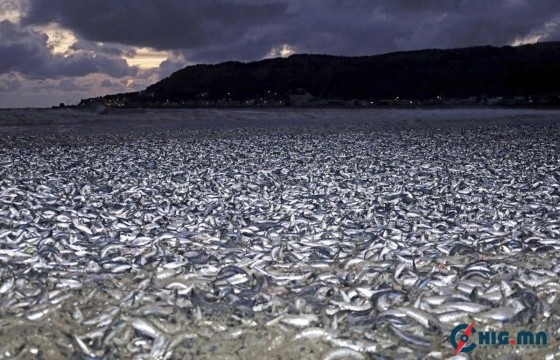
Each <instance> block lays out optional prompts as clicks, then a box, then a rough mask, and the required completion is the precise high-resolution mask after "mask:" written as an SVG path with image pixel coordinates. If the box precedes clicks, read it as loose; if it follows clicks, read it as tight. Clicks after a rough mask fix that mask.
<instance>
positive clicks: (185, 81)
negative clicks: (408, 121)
mask: <svg viewBox="0 0 560 360" xmlns="http://www.w3.org/2000/svg"><path fill="white" fill-rule="evenodd" d="M558 92H560V42H548V43H538V44H533V45H524V46H518V47H510V46H504V47H492V46H481V47H470V48H462V49H448V50H438V49H430V50H419V51H407V52H396V53H390V54H385V55H377V56H363V57H342V56H328V55H292V56H290V57H288V58H276V59H267V60H262V61H256V62H249V63H241V62H226V63H221V64H216V65H194V66H188V67H186V68H184V69H182V70H179V71H177V72H175V73H174V74H172V75H171V76H169V77H167V78H165V79H163V80H161V81H160V82H158V83H156V84H154V85H151V86H149V87H148V88H147V89H146V90H145V91H142V92H138V93H129V94H117V95H110V96H106V97H104V102H105V103H108V105H115V104H118V105H121V106H122V105H127V106H166V105H167V106H171V105H175V106H181V105H182V106H189V105H220V104H222V105H227V104H239V105H247V104H249V105H265V104H267V103H268V104H276V105H283V104H286V103H288V104H289V103H292V104H294V105H297V104H307V103H309V102H310V100H311V99H312V98H313V99H314V101H315V102H316V103H317V104H319V103H321V104H328V103H336V102H342V101H346V102H347V101H349V100H355V101H357V100H359V101H362V102H364V101H367V103H370V102H371V103H373V102H376V103H379V102H380V101H392V102H397V103H398V102H399V101H403V99H407V100H406V101H407V102H408V99H410V100H414V101H418V102H422V101H424V102H429V101H432V102H434V101H437V100H438V99H439V100H441V99H443V98H447V99H449V98H454V99H465V98H469V97H470V98H471V100H472V99H473V97H476V99H475V100H476V101H477V102H479V101H481V99H489V98H493V97H504V98H508V97H510V98H511V97H517V98H518V100H519V99H521V98H523V99H525V100H526V101H529V100H528V99H529V96H532V97H535V98H537V99H539V101H553V100H554V101H555V100H556V99H557V97H556V96H555V95H551V94H556V93H558ZM551 96H552V98H554V99H553V100H550V99H551ZM543 99H544V100H543ZM546 99H548V100H546ZM485 101H486V100H485ZM520 101H521V100H520ZM531 101H532V100H531Z"/></svg>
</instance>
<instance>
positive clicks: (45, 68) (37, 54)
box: [0, 21, 137, 78]
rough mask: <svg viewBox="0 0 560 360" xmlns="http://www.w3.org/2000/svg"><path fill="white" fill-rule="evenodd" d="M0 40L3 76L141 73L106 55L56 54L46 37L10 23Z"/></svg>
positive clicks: (0, 27)
mask: <svg viewBox="0 0 560 360" xmlns="http://www.w3.org/2000/svg"><path fill="white" fill-rule="evenodd" d="M0 39H2V41H1V42H0V73H8V72H19V73H21V74H24V75H27V76H29V77H35V78H57V77H64V76H70V77H76V76H84V75H87V74H91V73H104V74H108V75H111V76H116V77H121V76H125V75H133V74H134V73H135V72H136V71H137V69H135V68H131V67H129V66H128V65H127V64H126V61H125V60H123V59H121V58H118V57H108V56H106V55H104V54H92V53H75V54H71V55H68V56H62V55H55V54H53V53H51V51H50V50H49V48H48V46H47V40H48V37H47V36H46V35H45V34H42V33H40V32H37V31H35V30H32V29H29V28H21V27H20V26H19V25H16V24H14V23H11V22H9V21H2V22H0Z"/></svg>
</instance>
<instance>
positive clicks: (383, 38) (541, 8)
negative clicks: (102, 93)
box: [24, 0, 560, 62]
mask: <svg viewBox="0 0 560 360" xmlns="http://www.w3.org/2000/svg"><path fill="white" fill-rule="evenodd" d="M559 12H560V1H557V0H540V1H529V0H496V1H478V0H455V1H453V0H429V1H428V0H379V1H371V0H352V1H349V0H259V1H257V0H192V1H178V0H160V1H152V0H130V1H124V0H121V1H114V0H96V1H90V0H30V2H29V12H28V13H27V15H26V16H25V18H24V23H26V24H45V23H48V22H50V21H56V22H58V23H60V24H62V25H63V26H65V27H68V28H70V29H72V30H73V31H75V32H76V33H77V34H78V35H79V36H81V37H82V38H84V39H86V40H91V41H102V42H116V43H121V44H126V45H131V46H149V47H153V48H156V49H165V50H169V49H173V50H180V51H183V53H184V54H185V55H186V57H187V58H188V59H190V60H193V61H196V62H216V61H224V60H255V59H260V58H262V57H263V56H265V55H266V54H267V53H268V52H269V51H270V49H272V48H273V47H276V46H279V45H280V44H283V43H289V44H291V45H292V46H294V47H295V48H296V49H298V50H299V51H300V52H312V53H329V54H340V55H366V54H378V53H383V52H389V51H399V50H409V49H420V48H426V47H428V48H436V47H437V48H449V47H460V46H472V45H486V44H491V45H506V44H510V43H512V42H513V41H514V40H515V39H516V38H519V37H523V36H526V35H528V34H530V33H531V32H532V31H536V30H538V28H539V27H541V26H543V24H544V23H546V22H548V21H551V19H553V18H554V17H555V16H556V15H557V14H558V13H559ZM543 39H546V36H544V37H543Z"/></svg>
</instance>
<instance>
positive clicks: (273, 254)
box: [0, 124, 560, 359]
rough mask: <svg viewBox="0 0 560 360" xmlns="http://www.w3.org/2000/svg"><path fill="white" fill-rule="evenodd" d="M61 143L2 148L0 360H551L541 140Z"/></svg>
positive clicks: (261, 136) (398, 135)
mask: <svg viewBox="0 0 560 360" xmlns="http://www.w3.org/2000/svg"><path fill="white" fill-rule="evenodd" d="M69 136H70V138H69V140H68V143H67V144H57V145H48V144H49V138H48V136H47V135H45V137H41V138H34V137H29V138H27V139H25V138H22V139H18V141H19V143H18V144H16V145H14V143H13V141H10V142H8V141H4V142H3V146H2V147H1V148H0V163H1V167H0V359H4V358H6V359H7V358H21V359H26V358H42V359H56V358H76V359H124V358H134V359H183V358H220V359H244V358H269V357H272V356H273V355H274V356H276V358H283V359H288V358H309V359H315V358H325V359H367V358H387V359H393V358H403V359H407V358H428V359H438V358H444V357H448V356H452V355H453V353H454V349H453V347H452V345H451V342H450V341H449V336H450V333H451V330H452V329H453V328H454V327H455V326H457V325H458V324H462V323H467V324H468V323H471V322H472V321H474V322H475V324H476V325H475V326H476V328H477V329H478V330H479V331H481V330H484V329H489V330H500V329H509V330H511V331H516V330H518V329H530V330H535V331H545V332H546V333H547V334H548V347H547V348H546V349H539V350H532V349H529V350H523V349H516V348H515V347H505V348H502V349H498V350H496V349H487V350H482V349H477V350H475V351H473V352H472V353H461V355H460V356H462V357H471V358H477V357H480V358H488V357H498V356H503V355H504V354H509V355H511V356H512V358H515V356H518V357H527V356H534V357H535V358H545V357H546V356H548V357H549V358H552V357H553V356H554V355H555V354H557V355H558V354H560V349H559V345H558V344H559V339H560V330H559V326H560V279H559V277H560V261H559V260H560V127H558V126H554V125H546V126H544V125H538V124H535V125H531V126H529V125H527V126H494V127H484V128H478V127H472V128H462V129H452V128H448V129H432V130H429V131H427V130H421V129H409V130H391V131H381V130H376V131H368V130H357V129H351V130H348V131H329V130H328V129H325V130H324V131H308V132H306V131H298V132H294V131H279V130H277V131H274V132H267V131H256V132H250V131H235V130H228V131H223V132H222V133H220V132H215V133H212V134H206V135H204V136H202V135H201V136H192V134H188V133H185V134H182V133H175V134H172V135H169V134H143V135H142V136H137V137H130V138H119V139H118V140H115V139H113V140H114V141H110V138H111V135H107V134H105V135H103V136H99V139H98V140H95V137H88V142H80V141H79V137H80V135H79V134H74V135H72V134H70V135H69ZM72 136H73V137H75V139H74V138H72ZM115 136H116V135H115ZM52 140H53V142H55V139H52ZM531 354H533V355H531Z"/></svg>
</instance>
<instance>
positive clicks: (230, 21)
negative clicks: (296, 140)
mask: <svg viewBox="0 0 560 360" xmlns="http://www.w3.org/2000/svg"><path fill="white" fill-rule="evenodd" d="M284 9H285V5H283V4H281V3H277V4H274V3H269V4H243V3H236V2H232V1H226V0H204V1H201V0H194V1H177V0H158V1H152V0H133V1H115V0H96V1H90V0H32V1H31V2H30V7H29V11H28V13H27V14H26V16H25V18H24V23H26V24H47V23H49V22H51V21H56V22H58V23H60V24H61V25H63V26H65V27H67V28H70V29H72V30H74V31H75V32H76V33H77V34H78V35H80V36H81V37H83V38H84V39H87V40H94V41H102V42H117V43H122V44H130V45H137V46H144V47H152V48H155V49H177V48H185V49H187V48H197V47H202V46H212V45H216V44H223V43H227V42H232V41H236V40H237V39H238V38H239V37H241V36H243V35H244V33H245V31H246V30H247V29H248V28H252V27H258V26H260V25H263V24H266V23H267V22H268V21H270V20H271V19H275V18H278V17H280V16H281V15H282V14H283V12H284Z"/></svg>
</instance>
